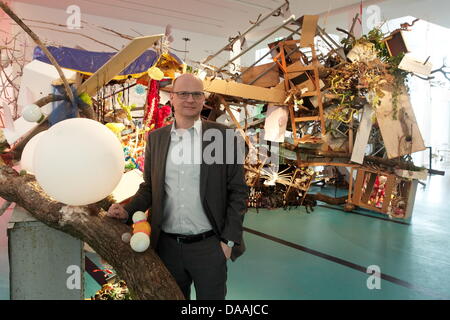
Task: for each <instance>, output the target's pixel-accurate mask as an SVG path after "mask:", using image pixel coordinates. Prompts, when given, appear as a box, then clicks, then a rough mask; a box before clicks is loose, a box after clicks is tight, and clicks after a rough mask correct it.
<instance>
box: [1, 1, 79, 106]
mask: <svg viewBox="0 0 450 320" xmlns="http://www.w3.org/2000/svg"><path fill="white" fill-rule="evenodd" d="M0 8H2V9H3V11H5V13H6V14H7V15H8V16H9V17H11V19H13V20H14V21H15V22H16V23H17V24H18V25H19V26H20V27H21V28H22V29H23V30H24V31H25V32H26V33H27V34H28V35H29V36H30V37H31V39H33V40H34V42H36V44H37V45H38V46H39V47H40V48H41V49H42V51H44V53H45V55H46V56H47V58H48V59H49V60H50V62H51V63H52V64H53V65H54V67H55V68H56V70H57V71H58V74H59V76H60V78H61V80H62V81H63V84H64V89H65V90H66V92H67V96H68V97H69V99H70V102H71V103H72V105H73V106H74V107H75V106H76V104H75V98H74V96H73V92H72V90H71V89H70V86H69V83H68V82H67V79H66V76H65V75H64V72H63V71H62V70H61V67H60V66H59V64H58V62H57V61H56V60H55V58H54V57H53V55H52V54H51V53H50V51H48V49H47V47H46V46H45V45H44V44H43V43H42V41H41V40H40V39H39V38H38V36H37V35H36V34H35V33H34V32H33V31H32V30H31V29H30V28H28V26H27V25H26V24H25V23H23V21H22V20H20V18H19V17H18V16H17V15H16V14H15V13H14V12H13V11H12V10H11V9H10V8H9V7H8V5H7V4H6V3H4V2H3V1H1V2H0Z"/></svg>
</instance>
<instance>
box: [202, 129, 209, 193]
mask: <svg viewBox="0 0 450 320" xmlns="http://www.w3.org/2000/svg"><path fill="white" fill-rule="evenodd" d="M208 128H209V125H208V123H207V122H206V121H203V120H202V137H201V138H202V155H201V157H202V163H201V165H200V198H201V199H204V198H205V194H206V182H207V181H208V169H209V166H208V165H207V164H205V159H204V157H203V152H204V150H205V148H206V146H207V145H208V141H205V140H203V135H204V133H205V131H206V130H208Z"/></svg>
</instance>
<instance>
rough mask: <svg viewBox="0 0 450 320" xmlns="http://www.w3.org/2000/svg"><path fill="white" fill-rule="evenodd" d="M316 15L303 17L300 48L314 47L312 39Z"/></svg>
mask: <svg viewBox="0 0 450 320" xmlns="http://www.w3.org/2000/svg"><path fill="white" fill-rule="evenodd" d="M318 20H319V16H318V15H305V16H303V24H302V37H301V38H300V47H301V48H306V47H310V46H314V37H315V36H316V32H317V22H318Z"/></svg>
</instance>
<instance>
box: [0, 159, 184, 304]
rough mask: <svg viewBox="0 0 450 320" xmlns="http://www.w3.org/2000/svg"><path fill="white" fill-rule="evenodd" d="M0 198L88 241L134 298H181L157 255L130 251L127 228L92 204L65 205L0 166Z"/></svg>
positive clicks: (29, 178) (30, 180) (27, 177)
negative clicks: (125, 238) (123, 235)
mask: <svg viewBox="0 0 450 320" xmlns="http://www.w3.org/2000/svg"><path fill="white" fill-rule="evenodd" d="M0 197H2V198H4V199H5V200H6V201H10V202H16V203H17V204H18V205H19V206H21V207H23V208H25V209H26V210H27V211H28V212H29V213H30V214H31V215H32V216H33V217H35V218H36V219H38V220H40V221H41V222H43V223H45V224H46V225H48V226H50V227H52V228H54V229H57V230H60V231H63V232H65V233H68V234H70V235H72V236H74V237H75V238H78V239H80V240H82V241H84V242H86V243H87V244H89V245H90V246H91V247H92V248H93V249H94V250H95V251H96V252H97V253H98V254H99V255H100V256H101V257H102V258H103V259H105V260H106V261H107V262H108V263H109V264H110V265H111V266H112V267H113V268H114V270H115V271H116V272H117V274H118V276H119V277H120V278H121V279H123V280H125V282H126V283H127V286H128V288H129V289H130V292H131V294H132V297H133V298H134V299H149V300H154V299H155V300H156V299H161V300H166V299H173V300H182V299H183V294H182V293H181V290H180V289H179V288H178V286H177V284H176V282H175V280H174V279H173V278H172V276H171V274H170V273H169V272H168V271H167V269H166V268H165V266H164V264H163V263H162V262H161V260H160V259H159V257H158V256H157V254H156V253H155V252H154V251H153V250H152V249H148V250H147V251H146V252H144V253H137V252H134V251H133V250H132V249H131V247H130V245H129V244H127V243H124V242H122V240H121V235H122V234H123V233H125V232H130V227H128V226H127V225H125V224H123V223H120V222H119V221H118V220H116V219H112V218H109V217H106V216H105V211H103V209H101V208H99V207H98V206H96V205H90V206H83V207H68V206H65V205H64V204H62V203H59V202H57V201H54V200H52V199H51V198H50V197H48V196H47V195H46V194H45V192H44V191H43V190H42V189H41V188H40V186H39V185H38V183H37V182H36V180H35V178H34V176H32V175H29V174H26V175H19V174H18V173H17V172H16V171H15V170H14V169H12V168H10V167H8V166H5V165H0Z"/></svg>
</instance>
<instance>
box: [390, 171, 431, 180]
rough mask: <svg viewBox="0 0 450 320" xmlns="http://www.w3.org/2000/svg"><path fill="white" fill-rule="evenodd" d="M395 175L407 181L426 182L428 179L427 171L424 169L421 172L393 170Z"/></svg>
mask: <svg viewBox="0 0 450 320" xmlns="http://www.w3.org/2000/svg"><path fill="white" fill-rule="evenodd" d="M395 174H396V175H397V176H399V177H402V178H406V179H409V180H412V179H417V180H426V179H427V178H428V170H427V169H424V170H422V171H409V170H402V169H395Z"/></svg>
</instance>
